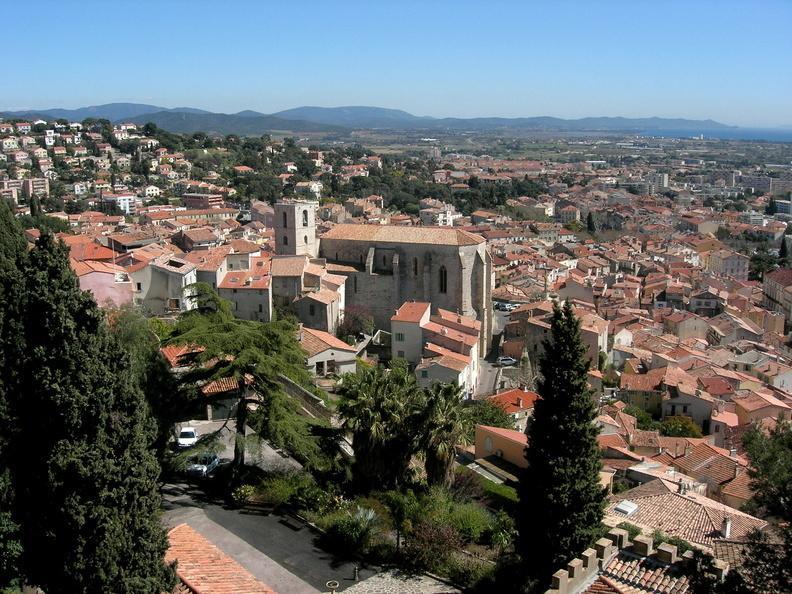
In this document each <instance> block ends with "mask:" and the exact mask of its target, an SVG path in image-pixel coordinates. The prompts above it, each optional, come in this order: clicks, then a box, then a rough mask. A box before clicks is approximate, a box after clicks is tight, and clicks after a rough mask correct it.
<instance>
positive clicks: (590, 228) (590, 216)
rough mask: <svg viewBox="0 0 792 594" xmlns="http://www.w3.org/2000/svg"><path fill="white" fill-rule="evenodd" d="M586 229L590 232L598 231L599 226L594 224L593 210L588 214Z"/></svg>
mask: <svg viewBox="0 0 792 594" xmlns="http://www.w3.org/2000/svg"><path fill="white" fill-rule="evenodd" d="M586 230H587V231H588V232H589V233H596V232H597V226H596V225H595V224H594V215H593V214H591V212H589V213H588V215H587V216H586Z"/></svg>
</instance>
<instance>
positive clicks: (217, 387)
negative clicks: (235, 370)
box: [201, 377, 239, 396]
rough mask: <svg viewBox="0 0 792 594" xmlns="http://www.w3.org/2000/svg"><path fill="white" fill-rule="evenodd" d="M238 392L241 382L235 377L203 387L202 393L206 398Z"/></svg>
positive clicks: (215, 381) (222, 378)
mask: <svg viewBox="0 0 792 594" xmlns="http://www.w3.org/2000/svg"><path fill="white" fill-rule="evenodd" d="M237 390H239V382H238V381H237V380H236V379H235V378H233V377H221V378H220V379H216V380H214V381H211V382H207V383H205V384H204V385H203V386H201V393H202V394H203V395H204V396H213V395H217V394H227V393H230V392H236V391H237Z"/></svg>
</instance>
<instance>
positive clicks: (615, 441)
mask: <svg viewBox="0 0 792 594" xmlns="http://www.w3.org/2000/svg"><path fill="white" fill-rule="evenodd" d="M597 443H598V444H599V447H600V449H601V450H604V449H606V448H626V447H628V443H627V442H626V441H624V438H623V437H622V436H621V435H619V434H618V433H612V434H610V435H602V434H600V435H598V436H597ZM632 463H633V462H630V464H632Z"/></svg>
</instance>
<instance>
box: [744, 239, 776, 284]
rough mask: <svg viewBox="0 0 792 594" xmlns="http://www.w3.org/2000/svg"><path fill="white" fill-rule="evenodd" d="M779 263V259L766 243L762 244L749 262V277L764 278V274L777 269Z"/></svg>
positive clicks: (750, 278) (752, 278) (753, 278)
mask: <svg viewBox="0 0 792 594" xmlns="http://www.w3.org/2000/svg"><path fill="white" fill-rule="evenodd" d="M777 263H778V261H777V260H776V258H774V257H773V256H772V255H771V254H770V253H769V252H768V251H767V248H766V247H765V245H764V244H762V245H760V246H759V247H758V248H757V250H756V253H754V254H753V255H752V256H751V261H750V262H749V264H748V279H749V280H757V281H761V280H763V279H764V275H765V274H766V273H768V272H771V271H772V270H773V269H775V267H776V264H777Z"/></svg>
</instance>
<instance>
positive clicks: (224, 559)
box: [165, 524, 276, 594]
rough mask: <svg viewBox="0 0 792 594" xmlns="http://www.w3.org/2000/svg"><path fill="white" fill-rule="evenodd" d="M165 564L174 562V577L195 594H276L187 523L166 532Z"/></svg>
mask: <svg viewBox="0 0 792 594" xmlns="http://www.w3.org/2000/svg"><path fill="white" fill-rule="evenodd" d="M168 540H169V541H170V547H169V548H168V551H167V552H166V553H165V561H166V562H168V563H171V562H173V561H177V562H178V563H177V565H176V575H177V576H178V577H179V579H180V580H181V581H182V582H183V583H184V584H185V585H186V586H187V587H189V588H190V590H191V591H192V592H194V593H195V594H242V593H244V594H276V593H275V591H274V590H273V589H272V588H270V587H269V586H267V585H266V584H263V583H261V582H260V581H259V580H257V579H256V578H255V577H254V576H253V575H252V574H251V573H250V572H249V571H248V570H246V569H245V568H244V567H242V566H241V565H240V564H239V563H237V562H236V561H234V560H233V559H232V558H231V557H229V556H228V555H226V554H225V553H224V552H223V551H221V550H220V549H218V548H217V547H216V546H215V545H213V544H212V543H211V542H209V541H208V540H207V539H206V538H204V537H203V536H201V535H200V534H199V533H198V532H197V531H195V530H194V529H192V528H191V527H190V526H188V525H187V524H180V525H179V526H176V527H175V528H173V529H172V530H171V531H170V532H169V533H168Z"/></svg>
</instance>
